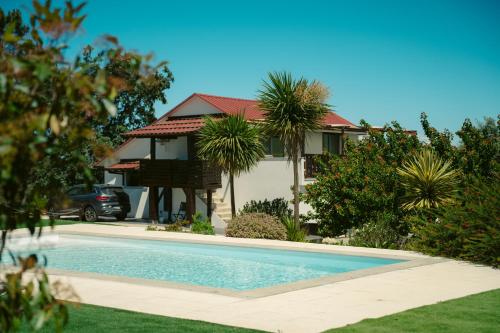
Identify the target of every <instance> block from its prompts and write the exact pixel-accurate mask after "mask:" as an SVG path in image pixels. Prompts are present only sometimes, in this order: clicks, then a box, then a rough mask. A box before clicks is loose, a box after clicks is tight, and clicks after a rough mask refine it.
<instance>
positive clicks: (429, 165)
mask: <svg viewBox="0 0 500 333" xmlns="http://www.w3.org/2000/svg"><path fill="white" fill-rule="evenodd" d="M397 171H398V174H399V175H400V176H401V178H402V179H401V182H402V185H403V187H404V188H405V191H406V193H405V196H404V197H403V200H404V203H403V205H402V207H403V208H404V209H406V210H412V209H427V208H437V207H440V206H442V205H446V204H450V203H452V202H453V201H454V197H455V194H456V192H457V185H458V182H459V172H458V171H457V170H455V169H453V168H452V167H451V162H450V161H444V160H442V159H441V158H440V157H439V156H437V155H436V154H435V153H434V152H433V151H431V150H430V149H426V150H423V151H421V152H420V153H418V154H417V155H416V156H415V157H414V158H412V159H411V160H409V161H407V162H405V163H404V164H403V166H402V167H401V168H398V170H397Z"/></svg>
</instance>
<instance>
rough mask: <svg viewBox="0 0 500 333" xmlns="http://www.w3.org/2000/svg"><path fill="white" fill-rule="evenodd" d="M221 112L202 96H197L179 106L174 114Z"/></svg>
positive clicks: (177, 115)
mask: <svg viewBox="0 0 500 333" xmlns="http://www.w3.org/2000/svg"><path fill="white" fill-rule="evenodd" d="M216 113H221V112H220V111H219V110H218V109H216V108H214V107H213V106H211V105H210V104H208V103H207V102H205V101H203V100H202V99H201V98H199V97H197V96H195V97H194V98H192V99H191V100H190V101H189V102H187V103H186V104H184V105H183V106H182V107H181V108H179V109H178V110H177V111H176V112H175V114H173V116H175V117H181V116H198V115H203V114H216Z"/></svg>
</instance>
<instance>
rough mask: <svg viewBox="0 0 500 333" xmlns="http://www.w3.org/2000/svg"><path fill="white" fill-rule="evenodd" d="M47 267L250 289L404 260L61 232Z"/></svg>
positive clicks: (237, 289)
mask: <svg viewBox="0 0 500 333" xmlns="http://www.w3.org/2000/svg"><path fill="white" fill-rule="evenodd" d="M41 252H42V253H43V254H45V255H46V256H47V259H48V266H47V268H49V269H51V268H56V269H64V270H71V271H78V272H91V273H100V274H106V275H116V276H124V277H131V278H142V279H149V280H160V281H169V282H177V283H182V284H188V285H194V286H205V287H213V288H224V289H229V290H233V291H248V290H253V289H257V288H265V287H272V286H277V285H282V284H287V283H292V282H297V281H302V280H309V279H314V278H320V277H325V276H331V275H336V274H340V273H345V272H351V271H356V270H361V269H367V268H372V267H378V266H384V265H391V264H395V263H399V262H402V261H403V260H396V259H386V258H374V257H365V256H350V255H338V254H330V253H318V252H302V251H291V250H281V249H265V248H252V247H240V246H228V245H212V244H197V243H184V242H174V241H156V240H139V239H128V238H127V239H125V238H113V237H97V236H80V235H60V236H59V241H58V242H57V245H56V246H55V247H54V248H50V249H44V250H42V251H41Z"/></svg>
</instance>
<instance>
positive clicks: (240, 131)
mask: <svg viewBox="0 0 500 333" xmlns="http://www.w3.org/2000/svg"><path fill="white" fill-rule="evenodd" d="M198 139H199V140H198V141H197V143H196V144H197V148H198V155H199V157H200V158H202V159H205V160H208V161H210V162H211V163H213V164H215V165H217V166H219V167H220V168H221V169H222V171H223V172H225V173H226V174H228V175H229V184H230V187H231V213H232V215H233V217H234V216H236V205H235V198H234V176H238V175H240V174H241V173H243V172H248V171H249V170H250V169H251V168H252V167H254V166H255V165H256V164H257V162H258V161H259V160H260V159H261V158H263V157H264V146H263V145H262V141H261V135H260V130H259V128H258V127H257V126H256V125H254V124H250V123H248V122H247V121H246V120H245V118H243V116H242V115H237V116H228V117H225V118H222V119H214V118H211V117H206V118H205V124H204V126H203V127H202V129H201V130H200V132H199V135H198Z"/></svg>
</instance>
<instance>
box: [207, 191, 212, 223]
mask: <svg viewBox="0 0 500 333" xmlns="http://www.w3.org/2000/svg"><path fill="white" fill-rule="evenodd" d="M207 217H208V220H209V221H210V222H212V190H207Z"/></svg>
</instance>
